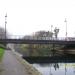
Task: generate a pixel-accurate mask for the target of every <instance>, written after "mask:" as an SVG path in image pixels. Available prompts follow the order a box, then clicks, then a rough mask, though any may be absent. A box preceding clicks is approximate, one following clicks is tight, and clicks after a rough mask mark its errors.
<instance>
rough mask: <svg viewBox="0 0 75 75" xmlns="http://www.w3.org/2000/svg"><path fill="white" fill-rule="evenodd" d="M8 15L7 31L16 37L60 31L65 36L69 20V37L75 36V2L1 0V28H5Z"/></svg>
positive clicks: (61, 0)
mask: <svg viewBox="0 0 75 75" xmlns="http://www.w3.org/2000/svg"><path fill="white" fill-rule="evenodd" d="M6 13H7V16H8V17H7V30H8V32H9V33H11V34H14V35H28V34H33V33H34V32H35V31H39V30H46V31H48V30H49V31H50V30H51V25H53V29H54V28H55V27H57V28H59V29H60V33H59V36H61V37H62V36H65V32H66V23H65V22H64V21H65V18H66V19H67V29H68V30H67V31H68V36H75V0H0V26H1V27H4V26H5V24H4V21H5V18H4V17H5V14H6Z"/></svg>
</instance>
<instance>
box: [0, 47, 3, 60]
mask: <svg viewBox="0 0 75 75" xmlns="http://www.w3.org/2000/svg"><path fill="white" fill-rule="evenodd" d="M3 54H4V48H0V61H1V60H2V57H3Z"/></svg>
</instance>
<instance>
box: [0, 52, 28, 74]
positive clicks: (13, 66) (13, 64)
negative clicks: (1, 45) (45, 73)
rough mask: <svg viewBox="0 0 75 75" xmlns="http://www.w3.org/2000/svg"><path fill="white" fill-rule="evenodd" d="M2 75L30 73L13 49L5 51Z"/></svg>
mask: <svg viewBox="0 0 75 75" xmlns="http://www.w3.org/2000/svg"><path fill="white" fill-rule="evenodd" d="M0 75H28V74H27V72H26V70H25V67H24V65H23V64H21V63H20V62H19V61H18V60H17V59H16V58H15V56H14V55H13V53H12V51H5V54H4V58H3V63H2V71H1V73H0Z"/></svg>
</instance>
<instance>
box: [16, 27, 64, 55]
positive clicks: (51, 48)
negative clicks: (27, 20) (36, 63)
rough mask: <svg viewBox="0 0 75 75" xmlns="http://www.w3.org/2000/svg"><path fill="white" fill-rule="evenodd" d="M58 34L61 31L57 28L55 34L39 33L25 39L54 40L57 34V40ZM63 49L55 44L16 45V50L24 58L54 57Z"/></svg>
mask: <svg viewBox="0 0 75 75" xmlns="http://www.w3.org/2000/svg"><path fill="white" fill-rule="evenodd" d="M58 32H59V29H57V28H55V30H54V33H53V32H50V31H38V32H36V33H35V34H34V35H32V36H25V37H24V38H32V37H33V39H35V38H37V39H52V38H53V34H54V35H55V34H56V36H55V38H57V35H58ZM24 38H23V39H24ZM62 47H63V46H60V45H53V44H15V50H16V51H18V52H19V53H21V54H23V55H24V56H52V55H54V54H55V53H56V52H58V50H59V49H61V48H62Z"/></svg>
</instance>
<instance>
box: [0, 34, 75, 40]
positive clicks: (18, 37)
mask: <svg viewBox="0 0 75 75" xmlns="http://www.w3.org/2000/svg"><path fill="white" fill-rule="evenodd" d="M0 39H5V36H4V34H2V35H1V34H0ZM6 39H25V40H59V41H60V40H61V41H64V40H65V41H75V37H67V38H66V37H58V38H55V37H52V38H51V37H47V36H44V37H37V36H36V37H34V36H24V35H8V36H7V37H6Z"/></svg>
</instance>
